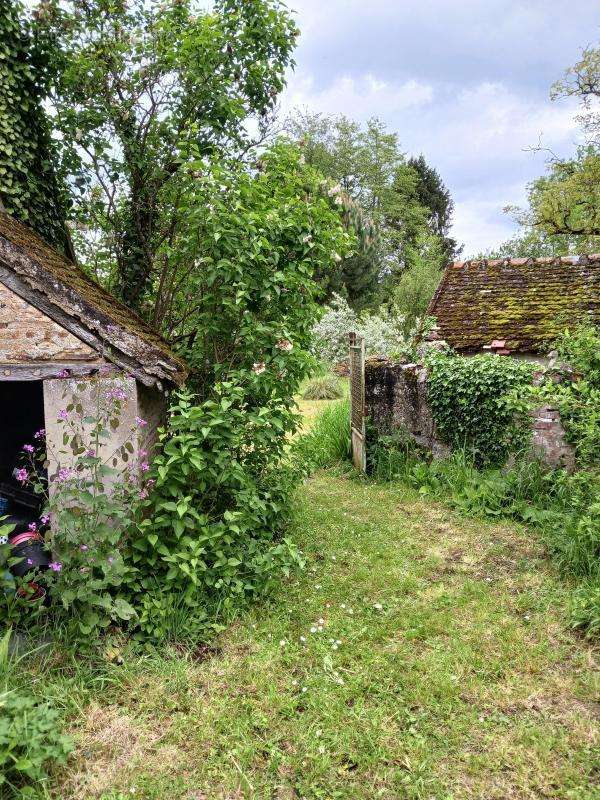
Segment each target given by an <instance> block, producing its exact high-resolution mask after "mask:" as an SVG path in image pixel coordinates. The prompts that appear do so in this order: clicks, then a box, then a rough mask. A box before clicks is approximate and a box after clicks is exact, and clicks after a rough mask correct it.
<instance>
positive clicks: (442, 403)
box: [427, 353, 534, 466]
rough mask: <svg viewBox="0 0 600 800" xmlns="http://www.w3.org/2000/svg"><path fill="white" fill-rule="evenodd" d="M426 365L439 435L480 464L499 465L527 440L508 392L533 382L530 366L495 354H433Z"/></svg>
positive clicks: (532, 367) (521, 422) (523, 422)
mask: <svg viewBox="0 0 600 800" xmlns="http://www.w3.org/2000/svg"><path fill="white" fill-rule="evenodd" d="M427 367H428V369H429V378H428V383H427V387H428V388H427V393H428V399H429V404H430V407H431V411H432V414H433V418H434V421H435V424H436V429H437V433H438V435H439V437H440V438H441V439H442V440H443V441H444V442H445V443H446V444H447V445H449V446H450V447H451V448H452V449H460V448H466V449H467V450H468V451H469V452H471V453H472V455H473V457H474V459H475V462H476V463H477V464H478V465H479V466H484V465H491V464H500V463H503V462H504V461H505V460H506V457H507V456H508V454H509V452H510V451H511V450H512V449H515V448H516V447H518V446H519V445H523V444H525V434H526V431H527V430H528V424H526V422H525V420H524V419H523V418H519V416H516V415H515V406H514V402H513V400H512V398H511V397H510V395H511V392H514V391H515V390H518V388H519V387H526V386H529V385H530V384H531V380H532V377H533V372H534V366H533V365H532V364H530V363H528V362H524V361H518V360H517V359H514V358H501V357H499V356H496V355H476V356H470V357H463V356H457V355H450V354H447V353H433V354H430V355H429V357H428V359H427ZM528 422H529V420H527V423H528Z"/></svg>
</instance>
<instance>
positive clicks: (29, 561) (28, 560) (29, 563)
mask: <svg viewBox="0 0 600 800" xmlns="http://www.w3.org/2000/svg"><path fill="white" fill-rule="evenodd" d="M32 564H33V561H32V560H31V559H30V558H28V559H27V566H29V567H31V566H32Z"/></svg>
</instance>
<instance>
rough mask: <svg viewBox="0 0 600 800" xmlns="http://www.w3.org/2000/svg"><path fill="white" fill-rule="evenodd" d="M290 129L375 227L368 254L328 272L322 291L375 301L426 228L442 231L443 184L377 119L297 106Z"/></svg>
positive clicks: (411, 257) (445, 212) (408, 262)
mask: <svg viewBox="0 0 600 800" xmlns="http://www.w3.org/2000/svg"><path fill="white" fill-rule="evenodd" d="M287 128H288V130H289V132H290V133H291V134H292V135H293V136H294V137H296V138H297V139H299V140H300V141H301V142H302V144H303V147H304V152H305V154H306V158H307V161H308V162H309V163H310V164H312V165H314V166H315V167H317V169H319V170H320V171H321V172H323V174H325V175H327V176H328V177H330V178H332V179H333V180H335V181H337V182H338V183H339V185H340V186H341V187H342V189H343V190H344V191H345V192H347V193H348V194H349V196H350V197H352V198H353V199H354V200H355V201H356V202H357V203H358V204H359V206H360V207H361V208H362V210H363V211H364V213H365V214H366V215H368V216H369V217H370V218H371V219H372V220H373V223H374V225H375V226H376V228H377V229H378V231H379V234H380V235H379V240H378V246H377V247H376V248H374V250H373V251H372V252H371V253H369V254H368V256H367V257H365V256H364V255H362V254H360V253H357V254H355V255H353V256H351V257H350V258H349V259H346V260H345V261H344V262H343V263H342V264H340V266H339V269H338V271H337V272H335V273H333V274H331V275H329V276H328V283H327V286H326V290H327V291H326V293H327V296H331V294H332V293H333V292H338V293H339V292H343V293H344V294H345V295H346V296H347V297H348V299H349V301H350V303H351V305H352V306H353V307H354V308H356V309H358V310H360V309H362V308H365V307H366V306H369V305H373V304H376V303H377V302H378V301H381V299H382V298H383V297H384V296H387V294H389V293H388V292H387V291H386V290H387V289H389V287H390V286H393V285H394V284H395V283H396V282H397V280H398V278H399V276H400V275H401V274H402V273H403V272H405V271H406V270H409V269H411V268H412V267H414V266H415V265H416V263H417V261H418V259H417V255H418V250H419V247H420V246H421V244H422V242H423V238H424V237H425V236H426V235H427V233H429V232H432V233H434V234H435V235H436V236H442V235H443V236H446V235H447V232H448V228H449V224H450V216H451V212H452V201H451V199H450V197H449V194H448V192H447V190H446V189H445V187H444V186H443V184H442V182H441V180H440V178H439V175H438V174H437V173H436V172H435V170H431V169H430V168H429V167H428V166H427V165H426V163H425V161H424V159H422V158H421V159H420V160H419V159H417V160H416V161H417V162H418V163H417V166H416V167H415V166H414V165H411V162H409V161H407V160H406V158H405V156H404V154H403V153H402V151H401V149H400V144H399V142H398V136H397V134H395V133H390V132H389V131H387V130H386V127H385V125H384V124H383V123H382V122H380V121H379V120H377V119H371V120H369V121H368V122H367V123H366V125H365V126H361V125H359V124H358V123H357V122H354V121H352V120H350V119H348V118H347V117H345V116H336V117H331V116H322V115H320V114H310V113H308V112H306V113H302V112H299V113H297V114H296V115H295V116H294V117H292V119H291V120H289V121H288V124H287ZM428 203H430V205H428ZM449 241H450V240H449ZM440 258H441V259H442V260H443V258H444V255H443V254H442V253H441V254H440ZM438 268H439V265H438ZM383 286H385V287H386V288H385V289H383V290H382V288H383Z"/></svg>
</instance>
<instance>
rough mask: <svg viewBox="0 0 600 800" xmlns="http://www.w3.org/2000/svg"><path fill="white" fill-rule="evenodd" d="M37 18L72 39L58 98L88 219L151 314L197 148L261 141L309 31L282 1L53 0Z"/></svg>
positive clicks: (111, 268) (117, 285) (116, 274)
mask: <svg viewBox="0 0 600 800" xmlns="http://www.w3.org/2000/svg"><path fill="white" fill-rule="evenodd" d="M37 26H38V30H40V31H41V32H43V34H44V35H45V36H47V37H49V38H52V39H53V40H54V41H55V42H56V43H57V46H59V47H60V53H61V60H60V64H59V68H58V70H57V73H56V80H55V82H54V84H53V91H52V104H53V110H54V114H55V117H54V122H55V126H56V128H57V129H58V131H59V132H60V141H61V144H62V153H61V163H62V169H63V171H64V174H65V175H68V176H69V177H70V182H71V186H72V187H73V195H74V201H75V213H76V216H77V218H78V220H79V222H80V223H82V226H83V227H84V228H91V229H92V230H93V231H95V232H100V234H101V236H100V238H101V243H102V245H103V246H104V251H105V252H106V254H107V260H106V263H105V264H104V265H102V270H103V275H102V277H104V278H106V279H108V281H109V282H110V281H112V286H113V288H114V289H115V290H116V291H118V292H119V293H120V295H121V297H122V298H123V300H124V301H125V302H126V303H127V304H128V305H130V306H131V307H132V308H134V309H137V310H141V311H142V312H144V313H146V315H147V316H151V315H152V313H153V311H152V309H151V308H150V306H151V305H152V302H151V297H152V294H153V291H154V289H155V287H156V284H157V283H159V282H160V281H161V278H164V274H165V273H164V269H165V263H164V261H161V259H159V258H158V253H159V251H162V252H165V247H164V246H165V244H168V243H169V241H171V240H172V236H173V232H174V230H175V228H176V227H177V222H178V214H179V204H180V190H179V189H178V185H179V183H180V178H181V170H182V169H183V168H185V167H183V166H182V165H183V164H184V162H185V160H186V155H185V154H186V152H188V151H189V150H190V148H193V149H194V150H195V151H196V152H199V153H201V154H204V155H209V154H212V153H215V152H221V153H226V154H230V155H231V154H234V153H236V154H240V153H242V152H243V151H244V150H245V149H246V148H247V147H248V146H249V135H248V133H247V127H246V125H245V123H246V122H247V120H248V118H249V117H251V116H256V117H257V118H258V120H259V128H260V127H261V126H262V127H264V124H265V121H266V120H267V119H268V117H269V115H270V113H271V111H272V109H273V107H274V104H275V100H276V97H277V95H278V94H279V92H280V91H281V89H282V88H283V86H284V74H285V70H286V68H287V67H288V66H289V65H290V64H291V63H292V50H293V47H294V43H295V39H296V35H297V33H298V31H297V29H296V26H295V24H294V22H293V21H292V18H291V16H290V15H289V14H288V13H287V11H286V10H285V9H284V7H283V4H281V3H280V2H279V0H216V2H215V3H214V9H213V10H212V11H210V12H208V11H202V10H198V8H197V3H196V2H195V1H194V0H165V2H161V3H160V4H159V3H158V2H156V0H150V2H148V0H44V2H43V4H42V5H41V6H40V8H39V11H38V16H37ZM161 249H162V250H161ZM167 267H168V265H167ZM155 321H156V320H155Z"/></svg>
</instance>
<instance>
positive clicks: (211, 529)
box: [129, 384, 300, 639]
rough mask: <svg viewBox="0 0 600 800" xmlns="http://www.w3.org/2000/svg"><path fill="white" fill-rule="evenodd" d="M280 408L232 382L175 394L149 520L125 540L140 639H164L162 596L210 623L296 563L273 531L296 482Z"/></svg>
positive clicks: (280, 524)
mask: <svg viewBox="0 0 600 800" xmlns="http://www.w3.org/2000/svg"><path fill="white" fill-rule="evenodd" d="M250 391H251V389H250ZM284 413H285V412H284V411H282V410H281V409H279V408H278V405H277V404H272V405H271V404H266V405H265V406H263V407H260V408H255V409H252V408H251V407H249V403H248V390H245V389H244V388H242V387H241V386H234V385H233V384H227V385H223V386H222V387H220V388H219V389H218V390H216V392H215V399H213V400H206V401H205V402H203V403H198V400H197V398H196V397H195V396H193V395H192V394H190V393H189V392H185V391H182V392H180V393H179V394H178V395H177V397H176V400H175V402H174V404H173V406H172V407H171V410H170V417H169V426H168V429H167V431H166V432H165V433H164V434H163V443H162V444H163V446H162V452H161V453H160V454H159V455H158V456H157V457H156V458H155V460H154V463H153V466H152V472H151V474H152V475H153V480H155V481H156V483H155V486H154V490H153V492H152V495H151V496H150V497H149V498H148V500H147V501H146V504H145V505H146V514H147V516H146V518H145V519H144V520H143V521H142V522H141V523H140V524H139V526H138V528H137V531H135V532H134V533H133V534H132V536H131V541H130V545H131V549H130V553H129V558H130V559H131V562H132V564H133V565H134V566H135V568H136V570H137V578H136V580H135V582H134V583H133V584H132V589H133V594H132V598H131V602H132V603H133V604H135V605H136V606H137V607H139V608H140V610H139V616H140V625H141V633H142V634H143V635H144V636H149V637H151V638H156V639H160V638H165V637H166V636H168V631H167V629H168V627H169V625H170V622H169V620H168V619H167V616H166V614H165V609H166V611H168V609H169V607H170V605H169V600H168V599H167V596H168V595H169V594H171V595H172V596H173V597H174V598H177V599H178V602H180V603H183V604H185V605H186V606H187V607H188V608H189V609H193V611H194V614H195V615H196V618H197V617H198V612H199V611H204V612H205V613H206V618H207V625H209V624H210V621H211V620H212V619H214V618H215V615H216V613H217V609H220V610H221V613H223V612H227V611H228V610H230V609H231V607H232V606H239V605H243V604H244V603H245V602H246V601H247V600H250V599H252V598H254V597H256V596H257V595H259V594H261V593H263V592H265V591H266V590H268V589H269V588H270V587H271V586H272V585H273V583H274V581H276V580H277V579H278V578H279V576H280V575H281V574H282V573H289V570H290V569H292V568H293V567H294V566H296V565H298V564H299V562H300V556H299V554H298V552H297V550H296V548H295V547H294V545H293V543H292V542H291V541H289V540H288V539H287V538H285V537H283V538H282V536H281V533H282V529H283V527H284V525H285V520H286V515H287V509H288V507H289V497H290V492H291V490H292V488H293V486H294V475H293V474H292V472H291V470H289V469H288V468H287V465H286V462H285V449H284V446H285V439H284V437H283V436H282V432H285V430H286V422H285V419H282V418H281V415H282V414H284ZM290 424H291V420H290ZM165 604H166V605H165Z"/></svg>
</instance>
